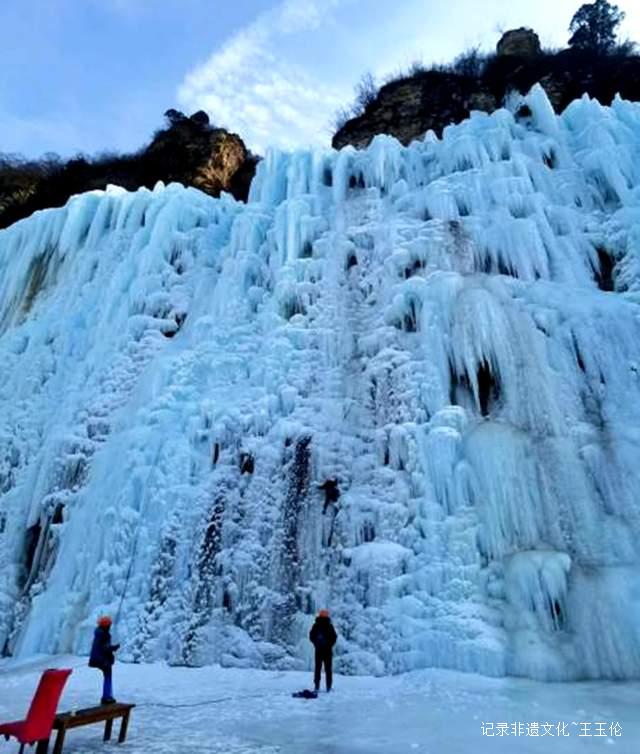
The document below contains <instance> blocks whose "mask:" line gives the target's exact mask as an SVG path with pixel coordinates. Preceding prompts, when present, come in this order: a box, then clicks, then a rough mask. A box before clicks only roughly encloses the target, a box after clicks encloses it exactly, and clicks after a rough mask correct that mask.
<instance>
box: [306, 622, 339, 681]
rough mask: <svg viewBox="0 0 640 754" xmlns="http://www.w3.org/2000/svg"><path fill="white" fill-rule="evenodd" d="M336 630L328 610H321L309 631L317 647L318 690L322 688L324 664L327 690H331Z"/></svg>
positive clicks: (315, 673)
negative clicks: (321, 678) (321, 679)
mask: <svg viewBox="0 0 640 754" xmlns="http://www.w3.org/2000/svg"><path fill="white" fill-rule="evenodd" d="M337 638H338V637H337V635H336V630H335V628H334V627H333V623H331V618H330V617H329V611H328V610H320V612H319V613H318V617H317V618H316V620H315V623H314V624H313V626H312V627H311V631H310V632H309V640H310V641H311V643H312V644H313V646H314V647H315V649H316V665H315V672H314V676H313V682H314V685H315V689H316V691H319V690H320V677H321V675H322V666H323V665H324V673H325V680H326V684H327V691H331V683H332V681H333V667H332V665H333V645H334V644H335V643H336V639H337Z"/></svg>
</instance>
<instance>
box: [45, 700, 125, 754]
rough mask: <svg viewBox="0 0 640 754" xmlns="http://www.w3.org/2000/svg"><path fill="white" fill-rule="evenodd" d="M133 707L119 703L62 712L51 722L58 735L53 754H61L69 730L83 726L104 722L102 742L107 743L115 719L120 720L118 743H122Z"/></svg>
mask: <svg viewBox="0 0 640 754" xmlns="http://www.w3.org/2000/svg"><path fill="white" fill-rule="evenodd" d="M135 706H136V705H135V704H121V703H120V702H115V703H114V704H102V705H100V707H88V708H87V709H79V710H77V711H76V712H75V713H72V712H63V713H61V714H59V715H56V718H55V720H54V721H53V730H57V731H58V735H57V736H56V743H55V746H54V747H53V754H61V752H62V747H63V746H64V737H65V736H66V734H67V731H68V730H70V729H71V728H80V727H81V726H83V725H93V723H101V722H104V738H103V740H104V741H108V740H109V739H110V738H111V730H112V728H113V721H114V720H116V719H117V718H121V719H122V722H121V723H120V735H119V736H118V743H119V744H121V743H123V742H124V740H125V739H126V737H127V728H128V727H129V715H130V714H131V710H132V709H133V708H134V707H135Z"/></svg>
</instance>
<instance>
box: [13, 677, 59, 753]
mask: <svg viewBox="0 0 640 754" xmlns="http://www.w3.org/2000/svg"><path fill="white" fill-rule="evenodd" d="M70 675H71V670H45V671H44V673H43V674H42V676H41V677H40V683H39V684H38V688H37V689H36V693H35V694H34V695H33V699H32V700H31V706H30V707H29V712H28V713H27V717H26V719H24V720H16V721H15V722H13V723H4V725H0V735H3V736H4V737H5V739H6V740H7V741H8V740H9V737H10V736H13V737H14V738H16V739H17V740H18V741H19V742H20V744H21V746H20V752H21V753H22V751H23V750H24V747H25V744H29V746H31V745H32V744H34V743H36V741H40V742H42V744H41V745H40V746H38V751H39V752H40V751H41V752H46V750H47V748H48V742H49V737H50V736H51V729H52V727H53V720H54V718H55V716H56V710H57V709H58V702H59V701H60V697H61V696H62V689H63V688H64V685H65V683H66V682H67V678H68V677H69V676H70Z"/></svg>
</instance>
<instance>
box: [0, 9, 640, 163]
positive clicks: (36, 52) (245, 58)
mask: <svg viewBox="0 0 640 754" xmlns="http://www.w3.org/2000/svg"><path fill="white" fill-rule="evenodd" d="M579 5H580V3H579V2H577V1H575V0H535V2H532V0H509V1H508V2H505V0H482V2H480V0H449V1H448V2H442V0H395V2H387V1H386V0H283V1H281V2H273V1H271V2H269V1H268V0H1V2H0V41H1V44H0V151H4V152H21V153H23V154H25V155H28V156H35V155H39V154H42V153H44V152H47V151H55V152H58V153H60V154H62V155H65V156H66V155H70V154H74V153H76V152H78V151H84V152H88V153H94V152H97V151H106V150H119V151H120V150H130V149H135V148H137V147H139V146H141V145H142V144H144V143H145V142H146V141H147V140H148V139H149V138H150V136H151V134H152V132H153V130H154V129H156V128H158V127H159V126H160V125H162V114H163V112H164V111H165V110H166V109H167V108H169V107H178V108H180V109H183V110H185V112H188V113H189V112H193V111H195V110H197V109H200V108H203V109H205V110H207V111H208V112H209V113H210V115H211V117H212V119H213V121H214V122H216V123H219V124H220V125H223V126H225V127H228V128H231V129H233V130H236V131H238V133H240V134H241V135H242V136H243V137H244V138H245V140H246V141H247V142H248V143H249V145H250V146H251V147H252V148H254V149H256V150H257V151H263V150H264V149H265V147H266V146H267V145H276V146H281V147H285V148H293V147H296V146H302V145H307V144H326V143H328V142H329V140H330V133H331V129H330V122H331V119H332V115H333V113H334V112H335V111H336V109H337V108H338V107H340V106H342V105H344V104H346V103H348V102H349V100H350V99H351V98H352V90H353V85H354V83H355V82H356V81H357V79H358V78H359V77H360V76H361V74H362V73H363V72H365V71H368V70H369V71H372V72H373V73H374V74H375V75H376V77H377V79H378V80H384V78H385V77H386V76H388V75H389V74H391V73H393V72H394V71H397V70H398V69H400V68H402V67H406V66H408V65H409V64H410V63H411V62H412V61H414V60H422V61H424V62H432V61H446V60H450V59H451V58H453V57H454V56H455V55H456V54H458V53H459V52H460V51H461V50H463V49H465V48H468V47H470V46H473V45H478V44H479V45H481V46H482V47H484V48H485V49H490V48H492V47H493V46H494V45H495V42H496V41H497V39H498V37H499V35H500V31H501V30H504V29H508V28H513V27H514V26H521V25H526V26H531V27H533V28H535V29H536V31H538V33H539V34H540V37H541V39H542V41H543V43H545V44H548V45H556V46H559V45H563V44H564V43H565V42H566V40H567V36H568V34H567V31H566V30H567V26H568V24H569V21H570V19H571V16H572V15H573V13H574V12H575V10H576V9H577V7H578V6H579ZM618 5H619V6H620V7H621V8H622V9H623V10H625V11H626V13H627V19H626V21H625V24H624V28H623V30H622V35H623V36H628V37H631V38H632V39H636V40H640V7H639V6H640V3H638V1H637V0H618Z"/></svg>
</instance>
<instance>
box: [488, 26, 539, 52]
mask: <svg viewBox="0 0 640 754" xmlns="http://www.w3.org/2000/svg"><path fill="white" fill-rule="evenodd" d="M496 52H497V53H498V55H515V56H517V57H521V58H533V57H535V56H536V55H540V53H541V52H542V47H541V45H540V37H539V36H538V35H537V34H536V33H535V31H533V29H527V28H525V27H524V26H521V27H520V28H519V29H511V30H510V31H506V32H505V33H504V34H503V35H502V37H501V38H500V41H499V42H498V44H497V45H496Z"/></svg>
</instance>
